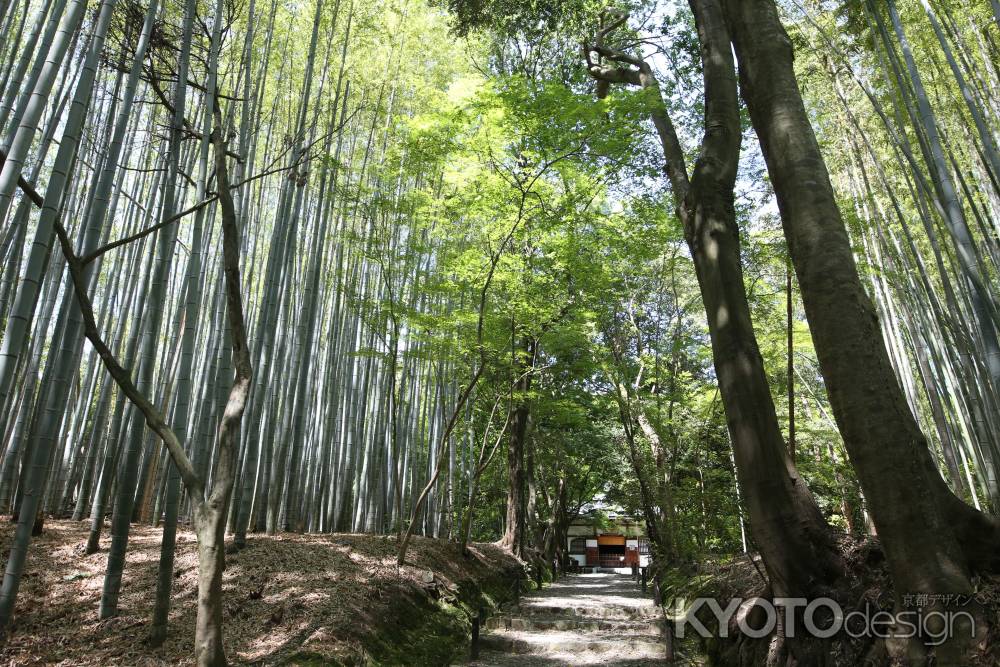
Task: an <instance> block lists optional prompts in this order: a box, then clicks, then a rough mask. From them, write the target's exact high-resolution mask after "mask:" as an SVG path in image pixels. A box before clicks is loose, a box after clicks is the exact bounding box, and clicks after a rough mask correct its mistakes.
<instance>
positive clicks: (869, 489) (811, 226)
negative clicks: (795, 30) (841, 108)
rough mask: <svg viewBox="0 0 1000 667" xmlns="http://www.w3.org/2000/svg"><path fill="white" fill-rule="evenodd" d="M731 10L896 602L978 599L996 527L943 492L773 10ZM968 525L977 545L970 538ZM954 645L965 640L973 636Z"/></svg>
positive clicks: (748, 3) (788, 232)
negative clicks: (913, 597)
mask: <svg viewBox="0 0 1000 667" xmlns="http://www.w3.org/2000/svg"><path fill="white" fill-rule="evenodd" d="M726 7H727V13H728V18H729V23H730V26H731V27H732V30H733V43H734V46H735V49H736V54H737V56H738V58H739V63H740V82H741V88H742V93H743V97H744V99H745V100H746V102H747V106H748V108H749V111H750V117H751V120H752V122H753V125H754V128H755V130H756V132H757V135H758V137H759V139H760V143H761V148H762V150H763V153H764V158H765V160H766V162H767V166H768V171H769V172H770V175H771V181H772V183H773V184H774V189H775V193H776V195H777V198H778V206H779V209H780V212H781V217H782V222H783V225H784V228H785V236H786V238H787V240H788V245H789V251H790V253H791V256H792V261H793V263H794V266H795V272H796V276H797V278H798V281H799V286H800V290H801V293H802V299H803V303H804V305H805V309H806V315H807V317H808V321H809V325H810V329H811V331H812V334H813V341H814V343H815V346H816V352H817V355H818V357H819V362H820V368H821V370H822V373H823V377H824V380H825V381H826V386H827V390H828V392H829V397H830V404H831V406H832V408H833V411H834V416H835V418H836V420H837V424H838V426H839V427H840V431H841V433H842V435H843V437H844V443H845V445H846V447H847V452H848V455H849V456H850V459H851V462H852V464H853V465H854V468H855V470H856V471H857V474H858V479H859V481H860V483H861V487H862V489H863V491H864V493H865V497H866V498H867V500H868V503H869V506H868V507H869V511H870V513H871V516H872V520H873V522H874V524H875V527H876V529H877V531H878V535H879V538H880V539H881V541H882V544H883V548H884V549H885V553H886V557H887V559H888V562H889V567H890V571H891V572H892V576H893V582H894V586H895V590H896V592H897V596H901V595H902V594H903V593H929V594H962V593H965V594H968V593H971V591H972V585H971V582H970V579H969V566H970V565H976V564H983V560H986V561H991V560H995V559H996V557H997V556H996V554H997V551H996V550H995V548H994V550H993V551H992V553H991V552H988V551H986V550H985V549H984V548H983V545H984V544H985V543H992V544H994V545H995V544H996V543H997V541H996V538H995V536H996V534H997V532H996V530H995V528H994V527H993V522H992V521H990V520H989V518H987V517H985V516H984V515H982V514H981V513H979V512H976V511H975V510H973V509H972V508H969V507H968V506H966V505H964V503H962V502H961V501H959V500H958V499H957V498H956V497H955V496H954V494H952V493H951V491H950V490H949V489H948V488H947V486H946V485H945V483H944V480H942V478H941V476H940V473H939V472H938V471H937V468H936V467H935V465H934V464H933V461H932V459H931V457H930V453H929V451H928V448H927V441H926V440H925V438H924V436H923V434H922V433H921V432H920V429H919V426H918V425H917V423H916V421H915V420H914V418H913V415H912V413H911V412H910V410H909V407H908V405H907V403H906V399H905V397H904V395H903V391H902V389H901V388H900V387H899V384H898V383H897V380H896V376H895V374H894V371H893V368H892V365H891V363H890V361H889V358H888V354H887V352H886V350H885V347H884V345H883V343H882V335H881V332H880V330H879V324H878V320H877V317H876V315H875V309H874V306H873V305H872V303H871V300H870V299H869V298H868V295H867V294H866V293H865V291H864V288H863V287H862V285H861V281H860V279H859V277H858V272H857V268H856V266H855V263H854V258H853V255H852V252H851V245H850V242H849V240H848V237H847V231H846V228H845V226H844V222H843V219H842V218H841V216H840V211H839V209H838V206H837V201H836V199H835V197H834V193H833V187H832V185H831V183H830V178H829V174H828V172H827V169H826V165H825V163H824V161H823V156H822V154H821V153H820V150H819V145H818V144H817V142H816V138H815V135H814V134H813V130H812V126H811V125H810V122H809V117H808V116H807V114H806V111H805V108H804V106H803V103H802V97H801V95H800V93H799V89H798V85H797V81H796V78H795V72H794V69H793V67H792V60H793V54H792V45H791V40H790V39H789V37H788V35H787V34H786V33H785V30H784V28H783V27H782V25H781V22H780V20H779V18H778V13H777V8H776V7H775V4H774V1H773V0H742V1H740V2H737V1H736V0H727V2H726ZM972 525H976V526H979V527H980V529H981V534H979V535H973V534H971V533H970V532H969V530H968V527H969V526H972ZM928 535H933V536H934V538H933V539H928ZM963 548H964V550H963ZM956 633H957V634H959V635H963V636H966V637H967V636H968V630H967V629H963V630H962V631H961V632H959V631H958V630H956ZM942 648H943V647H939V653H941V651H940V649H942ZM949 650H951V649H949ZM954 650H956V651H958V654H955V655H952V656H951V657H952V658H955V659H956V660H958V661H961V660H963V659H964V658H963V657H962V656H961V655H960V654H961V651H962V647H954ZM939 659H940V658H939Z"/></svg>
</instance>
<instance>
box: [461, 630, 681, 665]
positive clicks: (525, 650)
mask: <svg viewBox="0 0 1000 667" xmlns="http://www.w3.org/2000/svg"><path fill="white" fill-rule="evenodd" d="M480 646H481V647H482V648H483V649H484V650H488V651H497V652H501V653H515V654H518V655H536V656H543V655H544V656H549V657H556V656H573V655H580V654H587V655H589V656H604V657H605V658H610V657H611V656H614V657H615V660H618V659H619V658H623V659H624V658H626V657H627V658H628V659H661V660H662V659H663V657H664V655H665V651H666V648H665V645H664V643H663V640H661V639H659V638H658V637H650V636H643V635H620V634H616V635H603V634H599V633H592V634H582V635H581V634H577V633H573V632H561V631H550V632H522V631H517V630H508V631H494V632H490V633H487V634H485V635H483V636H482V637H481V638H480Z"/></svg>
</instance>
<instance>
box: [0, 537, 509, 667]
mask: <svg viewBox="0 0 1000 667" xmlns="http://www.w3.org/2000/svg"><path fill="white" fill-rule="evenodd" d="M88 526H89V523H88V522H73V521H55V520H50V521H48V522H47V523H46V524H45V532H44V534H43V535H42V536H40V537H38V538H35V539H34V540H33V543H32V546H31V551H30V553H29V559H28V565H27V568H26V570H25V573H24V578H23V580H22V584H21V590H20V595H19V599H18V604H17V609H16V612H15V619H14V625H13V628H12V632H11V635H10V637H9V639H8V641H7V643H6V645H5V646H3V647H2V648H0V664H3V665H40V664H45V665H82V666H84V665H101V666H102V667H110V666H112V665H129V666H132V665H135V666H137V667H140V666H147V665H148V666H153V665H178V664H190V663H191V657H192V654H193V644H194V622H195V600H196V592H197V578H196V573H197V554H196V550H195V539H194V535H193V534H192V533H190V532H188V531H186V530H179V531H178V536H177V554H176V560H175V564H174V591H173V604H172V608H171V614H170V628H169V637H168V639H167V641H166V642H165V643H164V645H163V646H161V647H159V648H155V649H154V648H151V647H150V646H149V645H148V644H147V642H146V637H147V636H148V633H149V624H150V614H151V610H152V607H153V599H154V596H155V591H156V571H157V564H158V562H159V550H160V546H159V545H160V534H161V530H160V529H159V528H152V527H149V526H140V525H134V526H133V527H132V531H131V537H130V539H129V549H128V558H127V562H126V567H125V575H124V585H123V587H122V594H121V600H120V613H119V614H118V616H116V617H114V618H111V619H108V620H105V621H101V620H99V619H98V606H99V602H100V597H101V587H102V584H103V580H104V568H105V564H106V560H107V549H108V545H109V543H110V538H109V537H107V536H105V537H104V538H102V540H101V551H99V552H98V553H96V554H92V555H89V556H88V555H84V553H83V547H84V544H85V542H86V538H87V530H88ZM12 534H13V525H12V524H10V523H8V522H6V521H4V522H3V523H2V524H0V549H2V551H3V552H4V553H5V554H6V553H7V552H8V549H9V546H10V540H11V536H12ZM470 552H471V555H470V556H469V557H462V556H461V554H460V552H459V547H458V545H457V544H455V543H452V542H447V541H445V540H434V539H427V538H419V537H417V538H414V540H413V542H412V544H411V547H410V552H409V555H408V557H407V560H408V564H407V565H406V566H404V567H402V568H397V567H396V564H395V554H396V541H395V538H392V537H384V536H373V535H355V534H333V535H329V534H327V535H293V534H286V535H276V536H270V537H265V536H261V535H251V536H249V539H248V545H247V547H246V548H244V549H242V550H240V551H236V552H233V553H230V554H229V555H227V561H226V572H225V577H224V582H223V587H224V596H225V619H224V623H225V625H224V636H225V644H226V652H227V655H228V657H229V660H230V661H231V662H233V663H236V664H240V663H242V664H247V663H255V664H337V663H340V664H360V663H364V662H369V661H371V662H376V663H382V664H400V663H401V662H408V663H410V664H448V663H449V662H450V661H451V659H453V658H455V657H456V656H457V655H458V654H459V653H460V652H461V651H463V650H465V647H466V646H467V642H468V627H469V626H468V623H469V614H470V613H472V611H471V610H472V609H474V608H475V607H477V606H478V605H487V606H488V605H495V604H498V603H500V602H502V601H503V599H504V596H505V592H506V591H508V590H510V588H511V585H512V582H513V581H514V579H516V578H518V577H519V576H523V572H524V570H523V567H522V565H521V564H520V563H519V562H518V561H517V560H515V559H514V558H513V557H512V556H510V554H509V553H507V552H505V551H503V550H502V549H500V548H499V547H496V546H494V545H491V544H476V545H473V546H472V547H470ZM401 651H402V652H403V653H400V652H401Z"/></svg>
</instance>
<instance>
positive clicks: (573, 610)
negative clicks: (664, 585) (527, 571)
mask: <svg viewBox="0 0 1000 667" xmlns="http://www.w3.org/2000/svg"><path fill="white" fill-rule="evenodd" d="M507 612H508V613H509V614H511V615H518V616H563V617H585V618H599V619H619V620H629V619H635V620H654V619H659V618H661V617H662V614H661V613H660V610H659V609H657V608H656V607H654V606H653V605H651V604H650V605H641V606H639V605H621V604H608V605H603V606H596V605H581V606H566V605H550V604H521V605H520V606H516V607H512V608H510V609H509V610H507Z"/></svg>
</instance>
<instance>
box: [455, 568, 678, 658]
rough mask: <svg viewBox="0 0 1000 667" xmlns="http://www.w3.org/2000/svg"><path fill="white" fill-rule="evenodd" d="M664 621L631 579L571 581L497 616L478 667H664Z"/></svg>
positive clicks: (579, 577)
mask: <svg viewBox="0 0 1000 667" xmlns="http://www.w3.org/2000/svg"><path fill="white" fill-rule="evenodd" d="M662 623H663V620H662V616H661V613H660V611H659V610H658V609H657V608H656V606H655V605H654V604H653V600H652V597H651V596H650V595H643V594H642V592H641V590H640V588H639V586H638V585H637V584H636V583H635V581H633V580H632V579H631V578H630V577H628V576H625V575H616V574H579V575H570V576H568V577H566V578H564V579H561V580H560V581H557V582H555V583H553V584H552V585H551V586H549V587H548V588H545V589H543V590H541V591H536V592H534V593H531V594H528V595H525V596H523V597H522V598H521V604H520V605H519V606H518V607H515V608H512V609H510V610H509V611H505V612H504V613H502V614H499V615H497V616H494V617H492V618H490V619H489V620H488V622H487V629H486V630H485V634H484V635H483V637H482V638H481V647H482V650H481V652H480V658H479V660H477V661H475V662H471V663H468V664H469V665H474V666H476V667H514V666H517V667H526V666H548V665H553V666H554V665H606V664H615V665H630V666H636V667H638V666H640V665H642V666H646V665H662V664H663V660H664V657H665V646H664V641H663V633H662Z"/></svg>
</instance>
